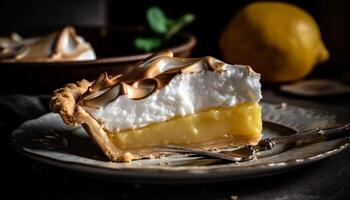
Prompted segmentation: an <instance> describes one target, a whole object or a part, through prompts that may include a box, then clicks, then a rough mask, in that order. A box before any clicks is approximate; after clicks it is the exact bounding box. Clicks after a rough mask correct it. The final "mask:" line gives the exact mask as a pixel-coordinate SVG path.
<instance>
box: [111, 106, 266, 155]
mask: <svg viewBox="0 0 350 200" xmlns="http://www.w3.org/2000/svg"><path fill="white" fill-rule="evenodd" d="M261 131H262V121H261V106H260V105H259V104H258V103H241V104H239V105H237V106H235V107H232V108H212V109H209V110H205V111H201V112H198V113H196V114H194V115H189V116H185V117H175V118H172V119H170V120H168V121H165V122H162V123H156V124H151V125H148V126H146V127H142V128H138V129H134V130H125V131H120V132H117V133H108V136H109V138H110V139H111V141H112V142H113V143H114V144H115V145H116V146H117V147H119V148H121V149H124V150H126V149H138V148H145V147H151V146H154V145H162V144H178V145H190V144H201V143H206V142H211V141H218V140H225V141H226V140H229V141H232V142H233V143H234V144H238V143H239V142H238V143H237V142H236V141H235V140H239V141H243V142H242V143H251V144H254V143H257V142H258V141H259V140H260V138H261Z"/></svg>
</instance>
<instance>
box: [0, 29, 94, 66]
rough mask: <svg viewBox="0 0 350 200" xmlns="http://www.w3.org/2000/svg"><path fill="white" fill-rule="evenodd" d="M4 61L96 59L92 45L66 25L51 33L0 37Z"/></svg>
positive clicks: (0, 56)
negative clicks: (40, 35)
mask: <svg viewBox="0 0 350 200" xmlns="http://www.w3.org/2000/svg"><path fill="white" fill-rule="evenodd" d="M0 59H1V61H2V62H15V61H16V62H52V61H77V60H93V59H96V56H95V52H94V50H93V49H92V47H91V45H90V44H89V43H87V42H85V41H84V39H83V38H82V37H80V36H78V35H77V34H76V31H75V29H74V28H73V27H69V26H68V27H65V28H64V29H62V30H60V31H56V32H53V33H51V34H49V35H46V36H42V37H35V38H25V39H23V38H22V37H20V36H19V35H18V34H17V33H13V34H12V35H11V37H10V38H0Z"/></svg>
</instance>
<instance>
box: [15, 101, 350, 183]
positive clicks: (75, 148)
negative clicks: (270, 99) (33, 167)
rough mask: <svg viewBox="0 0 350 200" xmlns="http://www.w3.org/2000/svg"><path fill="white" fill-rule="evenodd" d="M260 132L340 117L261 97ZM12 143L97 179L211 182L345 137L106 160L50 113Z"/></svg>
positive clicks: (291, 164)
mask: <svg viewBox="0 0 350 200" xmlns="http://www.w3.org/2000/svg"><path fill="white" fill-rule="evenodd" d="M262 106H263V120H264V130H263V134H264V138H268V137H277V136H282V135H288V134H293V133H295V131H302V130H307V129H313V128H317V127H325V126H328V125H331V124H334V123H337V122H339V119H337V117H336V116H335V115H333V114H330V113H327V112H323V111H318V110H310V109H304V108H301V107H297V106H291V105H287V104H281V105H273V104H266V103H263V104H262ZM12 142H13V145H14V146H15V148H16V149H18V150H19V151H20V152H22V153H23V154H24V155H26V156H28V157H30V158H33V159H35V160H38V161H41V162H45V163H49V164H52V165H55V166H59V167H63V168H66V169H70V170H75V171H77V172H82V173H84V174H85V175H90V176H94V177H96V178H101V179H109V180H113V181H128V182H131V181H133V182H148V183H193V182H206V183H208V182H216V181H225V180H236V179H245V178H253V177H259V176H267V175H271V174H275V173H281V172H284V171H287V170H290V169H294V168H296V167H300V166H303V165H305V164H307V163H311V162H314V161H317V160H320V159H323V158H326V157H328V156H331V155H334V154H336V153H338V152H340V151H341V150H343V149H345V148H346V147H348V146H349V144H350V140H349V139H348V138H343V139H337V140H331V141H322V142H318V143H313V144H297V143H296V144H292V145H281V146H279V147H278V148H275V149H274V150H272V151H268V152H264V153H263V154H260V155H259V156H258V159H257V160H252V161H247V162H242V163H224V162H222V161H220V160H217V159H209V158H201V157H196V156H190V155H178V156H172V157H166V158H162V159H145V160H138V161H133V162H130V163H116V162H110V161H108V160H107V159H106V158H105V156H104V155H103V154H102V153H101V151H100V150H99V149H98V148H97V147H96V146H95V145H94V144H93V143H92V142H91V141H90V139H89V138H88V136H87V134H86V132H85V131H84V129H83V128H82V127H81V126H76V127H69V126H66V125H65V124H64V123H63V122H62V120H61V118H60V116H59V115H58V114H54V113H49V114H46V115H44V116H42V117H40V118H38V119H35V120H30V121H27V122H25V123H24V124H22V125H21V126H20V127H19V128H18V129H17V130H15V131H14V132H13V133H12Z"/></svg>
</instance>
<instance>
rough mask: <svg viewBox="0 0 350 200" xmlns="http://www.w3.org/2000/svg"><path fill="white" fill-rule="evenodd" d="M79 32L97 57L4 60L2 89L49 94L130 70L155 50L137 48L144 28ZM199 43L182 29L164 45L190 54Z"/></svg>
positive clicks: (178, 53)
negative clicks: (136, 38)
mask: <svg viewBox="0 0 350 200" xmlns="http://www.w3.org/2000/svg"><path fill="white" fill-rule="evenodd" d="M46 32H47V31H46ZM20 33H21V32H20ZM77 33H78V34H79V35H81V36H83V37H84V38H85V39H86V41H88V42H90V43H91V45H92V46H93V48H94V50H95V53H96V55H97V59H96V60H93V61H78V62H51V63H45V62H40V63H38V62H17V63H16V62H15V63H1V62H0V72H1V74H2V78H1V79H0V84H1V86H2V87H1V89H0V93H1V94H9V93H22V94H49V93H52V91H53V90H55V89H57V88H60V87H62V86H63V85H64V84H66V83H71V82H76V81H78V80H81V79H84V78H85V79H87V80H94V79H95V78H97V76H98V75H99V74H101V73H102V72H108V73H110V74H115V73H121V72H123V71H125V70H128V68H129V66H130V65H133V64H135V63H137V62H138V61H140V60H143V59H145V58H147V57H148V56H150V55H151V54H152V53H143V52H138V51H136V50H134V49H133V39H134V38H135V37H136V36H140V35H144V34H147V32H145V31H143V30H142V29H141V30H140V29H121V28H109V29H106V28H103V29H102V28H99V29H96V28H95V29H86V28H85V29H79V28H78V29H77ZM27 35H35V34H31V33H30V34H27ZM27 35H24V36H25V37H26V36H27ZM37 35H40V34H37ZM195 45H196V38H195V36H193V35H192V34H189V33H179V34H178V35H177V36H175V37H174V38H173V39H172V41H171V42H170V43H169V44H168V45H167V46H164V47H163V48H162V49H169V50H171V51H173V52H174V54H175V56H178V57H188V56H189V55H190V53H191V50H192V48H193V47H194V46H195Z"/></svg>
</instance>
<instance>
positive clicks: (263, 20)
mask: <svg viewBox="0 0 350 200" xmlns="http://www.w3.org/2000/svg"><path fill="white" fill-rule="evenodd" d="M220 47H221V49H222V51H223V56H224V58H225V60H226V61H227V62H231V63H239V64H248V65H251V66H252V67H253V69H254V70H256V71H257V72H259V73H261V74H262V78H263V80H265V81H270V82H284V81H292V80H296V79H300V78H302V77H304V76H306V75H307V74H309V73H310V72H311V71H312V69H313V68H314V66H315V65H316V64H318V63H320V62H323V61H326V60H327V59H328V58H329V53H328V51H327V49H326V47H325V45H324V44H323V42H322V40H321V34H320V30H319V27H318V25H317V23H316V22H315V20H314V19H313V18H312V16H311V15H309V14H308V13H307V12H305V11H304V10H302V9H301V8H298V7H296V6H294V5H291V4H287V3H282V2H257V3H252V4H249V5H248V6H246V7H244V8H243V9H242V10H240V11H239V12H238V13H237V15H236V16H234V17H233V19H232V20H231V21H230V23H229V25H228V26H227V28H226V30H225V31H224V32H223V33H222V35H221V38H220Z"/></svg>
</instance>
